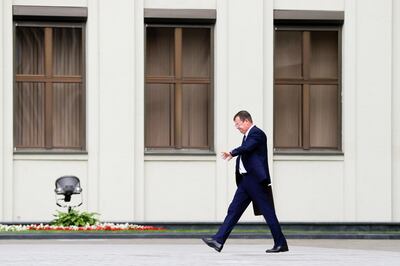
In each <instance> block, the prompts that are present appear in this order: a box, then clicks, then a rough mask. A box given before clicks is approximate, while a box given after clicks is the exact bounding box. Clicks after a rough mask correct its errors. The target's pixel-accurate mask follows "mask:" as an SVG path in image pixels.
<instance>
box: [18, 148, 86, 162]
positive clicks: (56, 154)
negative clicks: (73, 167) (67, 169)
mask: <svg viewBox="0 0 400 266" xmlns="http://www.w3.org/2000/svg"><path fill="white" fill-rule="evenodd" d="M13 158H14V160H50V161H54V160H67V161H87V160H88V152H87V151H82V150H37V149H35V150H33V149H32V150H31V149H19V150H14V156H13Z"/></svg>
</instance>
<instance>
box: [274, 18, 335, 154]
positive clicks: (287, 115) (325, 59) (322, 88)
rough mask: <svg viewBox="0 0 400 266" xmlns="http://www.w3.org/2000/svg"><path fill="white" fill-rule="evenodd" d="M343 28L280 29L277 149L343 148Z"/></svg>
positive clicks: (276, 55) (277, 41)
mask: <svg viewBox="0 0 400 266" xmlns="http://www.w3.org/2000/svg"><path fill="white" fill-rule="evenodd" d="M340 34H341V31H340V28H339V27H334V26H332V27H327V26H325V27H319V26H313V27H293V26H292V27H290V26H277V27H276V28H275V44H274V45H275V48H274V49H275V50H274V148H275V150H276V151H279V150H289V149H291V150H303V151H304V150H340V149H341V119H340V117H341V104H340V103H341V87H340V85H341V73H340V72H341V70H340V65H341V58H340V57H341V53H340V47H341V43H340V42H341V41H340V40H341V37H340Z"/></svg>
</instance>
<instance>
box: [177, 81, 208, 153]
mask: <svg viewBox="0 0 400 266" xmlns="http://www.w3.org/2000/svg"><path fill="white" fill-rule="evenodd" d="M208 99H209V97H208V85H203V84H193V85H192V84H191V85H184V86H183V106H182V109H183V111H182V146H183V147H191V148H207V147H208Z"/></svg>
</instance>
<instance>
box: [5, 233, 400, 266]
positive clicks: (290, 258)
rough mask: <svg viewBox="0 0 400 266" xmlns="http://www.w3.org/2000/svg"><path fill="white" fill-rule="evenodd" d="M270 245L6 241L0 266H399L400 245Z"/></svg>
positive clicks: (302, 242)
mask: <svg viewBox="0 0 400 266" xmlns="http://www.w3.org/2000/svg"><path fill="white" fill-rule="evenodd" d="M270 245H271V241H270V240H269V239H267V240H259V239H256V240H254V239H252V240H249V239H230V240H228V242H227V243H226V245H225V247H224V250H223V251H222V252H221V253H217V252H215V251H214V250H213V249H211V248H209V247H207V246H206V245H204V244H203V243H202V242H201V240H200V239H126V240H111V239H105V240H90V239H88V240H2V241H0V265H1V266H8V265H15V266H25V265H34V266H41V265H52V266H54V265H74V266H77V265H79V266H81V265H82V266H91V265H93V266H94V265H95V266H100V265H113V266H125V265H172V266H176V265H188V266H197V265H229V266H233V265H249V266H250V265H251V266H257V265H271V266H274V265H285V266H292V265H293V266H302V265H307V266H314V265H315V266H324V265H332V266H341V265H359V266H369V265H371V266H392V265H393V266H398V265H400V240H290V239H289V245H290V247H289V248H290V251H289V252H286V253H280V254H266V253H265V252H264V251H265V249H266V248H270Z"/></svg>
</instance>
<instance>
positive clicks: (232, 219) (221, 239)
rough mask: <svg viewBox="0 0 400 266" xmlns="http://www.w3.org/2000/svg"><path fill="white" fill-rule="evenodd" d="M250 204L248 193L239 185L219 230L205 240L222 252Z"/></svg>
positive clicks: (204, 239)
mask: <svg viewBox="0 0 400 266" xmlns="http://www.w3.org/2000/svg"><path fill="white" fill-rule="evenodd" d="M249 204H250V197H249V195H248V194H247V193H246V191H245V190H244V189H243V187H242V186H240V185H239V187H238V189H237V190H236V193H235V196H234V197H233V200H232V202H231V204H230V205H229V208H228V213H227V215H226V217H225V220H224V222H223V223H222V225H221V226H220V228H219V230H218V232H217V233H216V234H215V235H214V236H213V237H212V238H203V241H204V242H205V243H206V244H207V245H209V246H210V247H212V248H214V249H215V250H217V251H218V252H220V251H221V250H222V248H223V245H224V244H225V241H226V239H227V238H228V236H229V234H230V233H231V232H232V229H233V227H234V226H235V225H236V224H237V222H238V221H239V219H240V217H241V216H242V214H243V212H244V211H245V210H246V208H247V206H249Z"/></svg>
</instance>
